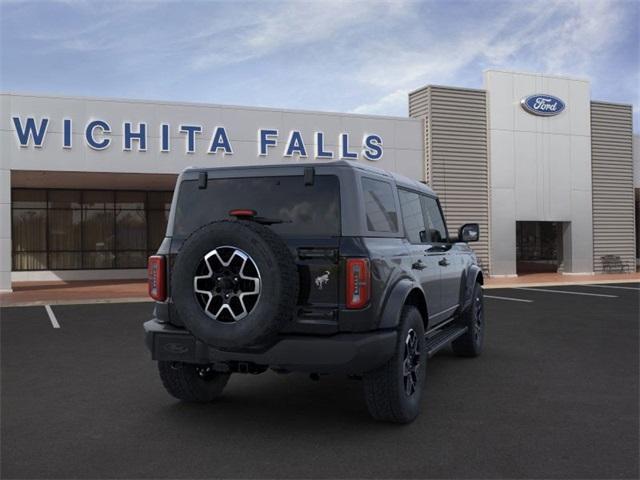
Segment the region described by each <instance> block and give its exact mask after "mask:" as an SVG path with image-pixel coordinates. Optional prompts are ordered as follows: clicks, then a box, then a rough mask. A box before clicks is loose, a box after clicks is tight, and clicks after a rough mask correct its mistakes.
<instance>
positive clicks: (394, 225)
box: [362, 178, 398, 233]
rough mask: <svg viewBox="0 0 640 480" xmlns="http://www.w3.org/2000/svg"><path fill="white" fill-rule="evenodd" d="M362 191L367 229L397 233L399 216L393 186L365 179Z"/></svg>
mask: <svg viewBox="0 0 640 480" xmlns="http://www.w3.org/2000/svg"><path fill="white" fill-rule="evenodd" d="M362 190H363V193H364V209H365V214H366V217H367V229H369V230H370V231H372V232H389V233H391V232H397V231H398V214H397V212H396V204H395V201H394V198H393V190H392V189H391V184H389V183H387V182H383V181H380V180H373V179H371V178H363V179H362Z"/></svg>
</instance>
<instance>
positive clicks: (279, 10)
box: [192, 0, 410, 70]
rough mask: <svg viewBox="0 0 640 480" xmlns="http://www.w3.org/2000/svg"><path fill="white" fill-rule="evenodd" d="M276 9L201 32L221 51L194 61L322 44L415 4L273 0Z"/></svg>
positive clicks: (216, 63) (226, 61)
mask: <svg viewBox="0 0 640 480" xmlns="http://www.w3.org/2000/svg"><path fill="white" fill-rule="evenodd" d="M267 5H269V6H270V7H271V8H269V9H266V11H264V12H261V13H258V14H256V13H255V11H251V12H248V13H247V12H245V13H241V14H240V15H241V21H240V22H238V21H237V20H236V22H237V23H239V25H238V28H237V29H236V30H235V32H229V30H228V29H226V31H225V36H226V38H225V37H223V36H222V35H221V33H222V32H221V31H219V30H218V29H216V28H214V29H212V30H210V31H209V32H208V33H199V34H197V36H198V38H200V39H202V40H215V44H216V51H215V52H211V53H203V54H199V55H196V56H195V57H194V58H193V60H192V66H193V67H194V68H195V69H196V70H205V69H209V68H213V67H220V66H225V65H230V64H234V63H241V62H245V61H247V60H254V59H257V58H262V57H264V56H266V55H269V54H272V53H274V52H277V51H280V50H282V49H288V50H291V52H292V56H293V53H294V52H295V51H296V50H295V49H296V48H297V47H299V46H301V45H310V44H320V43H321V42H322V41H325V40H326V41H331V40H332V39H335V38H336V36H338V35H341V34H343V33H348V31H349V30H350V29H351V28H352V27H354V26H357V25H366V24H367V23H368V22H375V21H376V20H379V19H380V18H385V17H386V18H398V17H402V16H403V15H404V14H405V12H406V10H407V6H408V5H410V3H407V2H405V1H404V0H397V1H395V2H384V3H381V2H373V1H371V2H369V1H349V2H346V1H340V0H331V1H327V0H325V1H321V2H302V1H289V2H278V3H267Z"/></svg>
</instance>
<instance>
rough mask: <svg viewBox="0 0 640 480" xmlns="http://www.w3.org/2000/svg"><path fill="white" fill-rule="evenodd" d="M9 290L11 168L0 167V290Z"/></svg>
mask: <svg viewBox="0 0 640 480" xmlns="http://www.w3.org/2000/svg"><path fill="white" fill-rule="evenodd" d="M10 291H11V170H6V169H0V292H10Z"/></svg>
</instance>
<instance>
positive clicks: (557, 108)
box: [520, 93, 566, 117]
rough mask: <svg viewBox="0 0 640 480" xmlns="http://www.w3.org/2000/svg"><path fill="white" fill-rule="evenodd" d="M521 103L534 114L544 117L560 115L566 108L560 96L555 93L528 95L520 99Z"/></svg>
mask: <svg viewBox="0 0 640 480" xmlns="http://www.w3.org/2000/svg"><path fill="white" fill-rule="evenodd" d="M520 105H522V108H524V109H525V110H526V111H527V112H529V113H531V114H533V115H541V116H543V117H551V116H553V115H558V114H559V113H560V112H562V111H563V110H564V108H565V106H566V105H565V103H564V102H563V101H562V100H560V99H559V98H558V97H554V96H553V95H544V94H542V93H537V94H535V95H529V96H528V97H525V98H523V99H522V100H520Z"/></svg>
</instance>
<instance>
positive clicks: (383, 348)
mask: <svg viewBox="0 0 640 480" xmlns="http://www.w3.org/2000/svg"><path fill="white" fill-rule="evenodd" d="M144 330H145V343H146V344H147V347H148V348H149V350H150V351H151V357H152V358H153V360H166V361H176V362H187V363H199V364H210V363H228V362H246V363H250V364H255V365H263V366H269V367H277V368H282V369H286V370H291V371H302V372H316V373H347V374H361V373H364V372H368V371H371V370H374V369H376V368H378V367H380V366H382V365H383V364H384V363H386V362H387V361H388V360H389V359H390V358H391V356H392V355H393V353H394V350H395V346H396V338H397V332H396V331H395V330H383V331H377V332H370V333H342V334H337V335H333V336H329V337H320V336H314V337H311V336H287V337H284V338H282V339H281V340H279V341H278V342H277V343H275V344H274V345H273V346H272V347H270V348H269V349H267V350H264V351H260V352H227V351H224V350H218V349H216V348H214V347H211V346H209V345H207V344H206V343H204V342H202V341H200V340H198V339H197V338H196V337H194V336H193V335H191V333H189V332H188V331H187V330H185V329H182V328H177V327H174V326H172V325H170V324H167V323H160V322H158V321H157V320H149V321H148V322H145V324H144Z"/></svg>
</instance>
